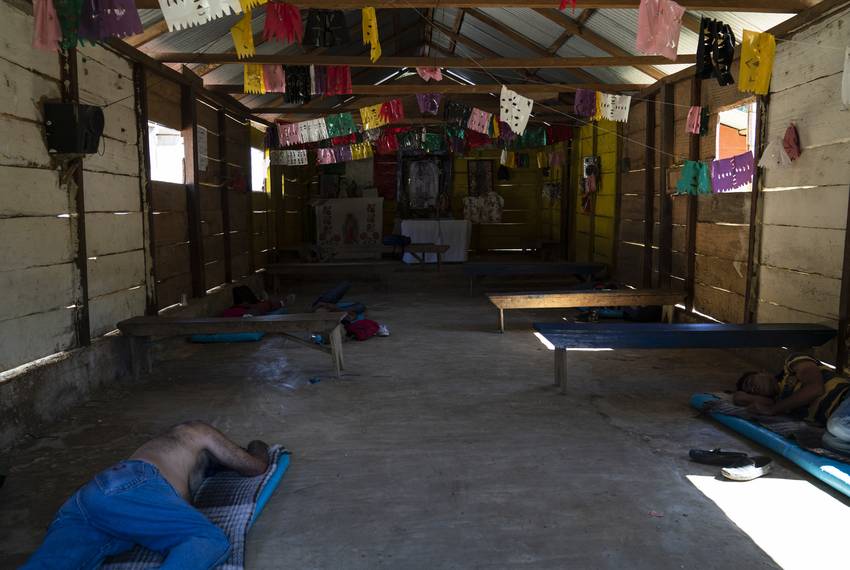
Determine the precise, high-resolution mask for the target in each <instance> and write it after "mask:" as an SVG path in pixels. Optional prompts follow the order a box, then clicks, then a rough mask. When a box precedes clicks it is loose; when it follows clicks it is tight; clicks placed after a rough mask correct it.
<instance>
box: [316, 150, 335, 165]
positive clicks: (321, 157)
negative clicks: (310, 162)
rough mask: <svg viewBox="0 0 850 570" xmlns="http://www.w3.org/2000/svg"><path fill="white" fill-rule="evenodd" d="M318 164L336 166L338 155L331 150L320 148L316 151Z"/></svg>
mask: <svg viewBox="0 0 850 570" xmlns="http://www.w3.org/2000/svg"><path fill="white" fill-rule="evenodd" d="M316 162H317V163H318V164H335V163H336V155H335V154H334V151H333V149H331V148H320V149H317V150H316Z"/></svg>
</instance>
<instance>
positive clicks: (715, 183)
mask: <svg viewBox="0 0 850 570" xmlns="http://www.w3.org/2000/svg"><path fill="white" fill-rule="evenodd" d="M754 162H755V160H754V158H753V153H752V151H747V152H745V153H744V154H739V155H738V156H733V157H732V158H725V159H722V160H715V161H714V162H712V163H711V186H712V188H713V189H714V191H715V192H730V191H732V190H735V189H736V188H740V187H742V186H746V185H747V184H749V183H750V182H752V181H753V170H754V164H753V163H754Z"/></svg>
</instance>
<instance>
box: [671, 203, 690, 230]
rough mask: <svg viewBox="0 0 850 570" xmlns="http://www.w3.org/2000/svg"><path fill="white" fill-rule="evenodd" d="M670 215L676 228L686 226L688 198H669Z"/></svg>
mask: <svg viewBox="0 0 850 570" xmlns="http://www.w3.org/2000/svg"><path fill="white" fill-rule="evenodd" d="M670 203H671V204H672V206H671V213H672V220H673V223H674V224H675V225H677V226H687V225H688V197H687V196H671V197H670Z"/></svg>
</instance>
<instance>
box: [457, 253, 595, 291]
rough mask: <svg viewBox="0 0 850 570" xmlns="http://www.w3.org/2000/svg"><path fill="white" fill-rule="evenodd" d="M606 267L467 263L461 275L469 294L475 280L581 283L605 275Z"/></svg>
mask: <svg viewBox="0 0 850 570" xmlns="http://www.w3.org/2000/svg"><path fill="white" fill-rule="evenodd" d="M607 269H608V266H607V265H605V264H604V263H574V262H557V263H545V262H544V263H490V262H481V261H477V262H468V263H464V265H463V274H464V275H466V276H467V277H468V278H469V292H470V293H472V292H473V291H474V288H475V282H476V280H480V279H484V278H486V277H502V278H510V277H562V276H573V277H577V278H578V279H580V280H582V281H590V280H591V279H593V278H594V277H598V276H600V275H602V274H603V273H605V271H606V270H607Z"/></svg>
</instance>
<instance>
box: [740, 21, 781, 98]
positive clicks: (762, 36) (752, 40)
mask: <svg viewBox="0 0 850 570" xmlns="http://www.w3.org/2000/svg"><path fill="white" fill-rule="evenodd" d="M775 56H776V38H774V37H773V34H768V33H767V32H765V33H759V32H753V31H750V30H744V37H743V38H742V39H741V67H740V70H739V72H738V90H739V91H741V92H744V93H746V92H751V93H755V94H756V95H767V93H768V91H770V78H771V76H772V75H773V59H774V57H775Z"/></svg>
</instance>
